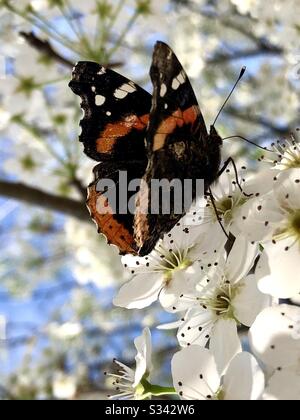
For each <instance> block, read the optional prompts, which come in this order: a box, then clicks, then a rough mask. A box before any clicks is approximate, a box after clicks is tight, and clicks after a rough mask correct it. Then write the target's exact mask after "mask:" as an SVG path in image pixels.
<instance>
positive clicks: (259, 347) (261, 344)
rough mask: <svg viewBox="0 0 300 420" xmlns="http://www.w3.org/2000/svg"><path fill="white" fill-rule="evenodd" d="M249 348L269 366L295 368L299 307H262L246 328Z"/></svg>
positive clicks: (299, 347) (299, 345) (298, 351)
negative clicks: (251, 323) (248, 328)
mask: <svg viewBox="0 0 300 420" xmlns="http://www.w3.org/2000/svg"><path fill="white" fill-rule="evenodd" d="M249 340H250V345H251V349H252V351H253V352H254V354H255V355H256V356H257V357H259V358H260V359H261V360H262V361H263V363H265V364H266V365H267V366H270V367H272V368H273V369H278V368H280V369H282V368H284V367H287V366H293V365H294V366H295V368H297V366H298V363H299V355H300V308H298V307H296V306H291V305H278V306H274V307H271V308H267V309H264V310H263V311H262V312H261V313H260V314H259V315H258V317H257V318H256V320H255V322H254V324H253V325H252V327H251V328H250V331H249Z"/></svg>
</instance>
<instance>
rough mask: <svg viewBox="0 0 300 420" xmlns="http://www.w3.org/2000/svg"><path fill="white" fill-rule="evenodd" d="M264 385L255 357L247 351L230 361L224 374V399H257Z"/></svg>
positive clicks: (263, 378) (261, 372) (262, 375)
mask: <svg viewBox="0 0 300 420" xmlns="http://www.w3.org/2000/svg"><path fill="white" fill-rule="evenodd" d="M264 387H265V377H264V374H263V371H262V370H261V368H260V367H259V365H258V363H257V361H256V359H255V358H254V357H253V356H252V355H251V354H250V353H247V352H243V353H239V354H237V355H236V356H235V358H234V359H233V360H232V361H231V363H230V365H229V367H228V370H227V372H226V375H225V376H224V385H223V389H224V394H225V396H224V399H225V400H236V401H240V400H258V399H259V398H260V396H261V395H262V393H263V391H264Z"/></svg>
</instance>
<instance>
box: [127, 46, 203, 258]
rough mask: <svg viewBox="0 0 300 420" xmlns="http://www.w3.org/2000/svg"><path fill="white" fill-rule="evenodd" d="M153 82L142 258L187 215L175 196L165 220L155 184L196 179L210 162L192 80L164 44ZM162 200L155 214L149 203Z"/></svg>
mask: <svg viewBox="0 0 300 420" xmlns="http://www.w3.org/2000/svg"><path fill="white" fill-rule="evenodd" d="M150 76H151V80H152V83H153V87H154V92H153V99H152V108H151V112H150V118H149V126H148V129H147V136H146V138H147V152H148V166H147V169H146V173H145V175H144V178H143V181H144V183H143V184H142V186H141V191H140V193H139V195H138V198H137V210H136V215H135V220H134V230H135V239H136V242H137V245H138V248H139V252H140V254H141V255H145V254H147V253H149V252H150V251H151V250H152V249H153V248H154V246H155V244H156V243H157V241H158V239H159V238H161V237H162V236H163V234H164V233H166V232H168V231H170V230H171V229H172V227H173V226H174V225H175V224H176V223H177V222H178V221H179V219H180V218H181V217H182V216H183V215H184V211H182V212H179V213H178V212H176V211H175V209H174V204H175V203H174V197H173V198H172V196H170V200H171V203H170V214H163V210H162V206H161V204H162V203H163V201H164V198H162V200H160V199H161V197H160V196H158V195H157V194H156V195H155V196H154V193H153V189H152V190H151V181H152V180H153V179H156V180H162V179H167V180H169V181H171V180H174V179H179V180H181V181H183V180H184V179H186V178H195V177H197V173H198V172H199V170H198V168H199V167H201V166H203V163H204V162H203V159H204V160H206V157H205V153H204V147H203V145H204V142H205V141H206V139H207V136H208V133H207V129H206V126H205V122H204V119H203V116H202V114H201V111H200V108H199V106H198V103H197V99H196V96H195V94H194V91H193V89H192V86H191V84H190V82H189V80H188V77H187V75H186V73H185V71H184V70H183V68H182V66H181V64H180V62H179V60H178V59H177V57H176V55H175V54H174V52H173V51H172V50H171V48H170V47H169V46H168V45H166V44H164V43H163V42H158V43H157V44H156V46H155V49H154V54H153V61H152V66H151V69H150ZM202 151H203V156H202V157H201V153H202ZM203 175H204V174H203ZM166 199H169V197H167V198H166ZM157 200H160V208H159V212H158V214H151V213H153V212H152V211H151V208H150V203H152V204H153V202H157ZM172 200H173V201H172Z"/></svg>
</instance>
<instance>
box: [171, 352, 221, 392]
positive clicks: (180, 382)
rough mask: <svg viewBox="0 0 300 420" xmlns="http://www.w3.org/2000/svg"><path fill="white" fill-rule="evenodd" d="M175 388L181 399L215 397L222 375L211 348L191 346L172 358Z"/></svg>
mask: <svg viewBox="0 0 300 420" xmlns="http://www.w3.org/2000/svg"><path fill="white" fill-rule="evenodd" d="M172 376H173V383H174V388H175V389H176V391H177V392H178V394H179V396H180V398H181V399H184V400H206V399H211V398H213V396H214V394H215V393H216V392H217V390H218V388H219V386H220V376H219V374H218V372H217V367H216V364H215V361H214V358H213V356H212V355H211V353H210V352H209V350H207V349H204V348H202V347H200V346H190V347H186V348H184V349H183V350H181V351H179V352H178V353H175V355H174V356H173V359H172Z"/></svg>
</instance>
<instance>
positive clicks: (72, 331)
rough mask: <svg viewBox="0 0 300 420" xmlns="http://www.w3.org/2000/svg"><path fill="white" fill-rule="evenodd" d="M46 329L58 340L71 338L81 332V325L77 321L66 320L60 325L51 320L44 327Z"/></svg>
mask: <svg viewBox="0 0 300 420" xmlns="http://www.w3.org/2000/svg"><path fill="white" fill-rule="evenodd" d="M46 331H47V333H48V334H49V335H50V336H52V337H53V338H56V339H58V340H72V339H74V338H76V337H78V336H79V335H80V334H81V333H82V326H81V325H80V324H79V323H77V322H66V323H64V324H62V325H59V324H57V323H56V322H53V323H50V324H49V325H48V326H47V327H46Z"/></svg>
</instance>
